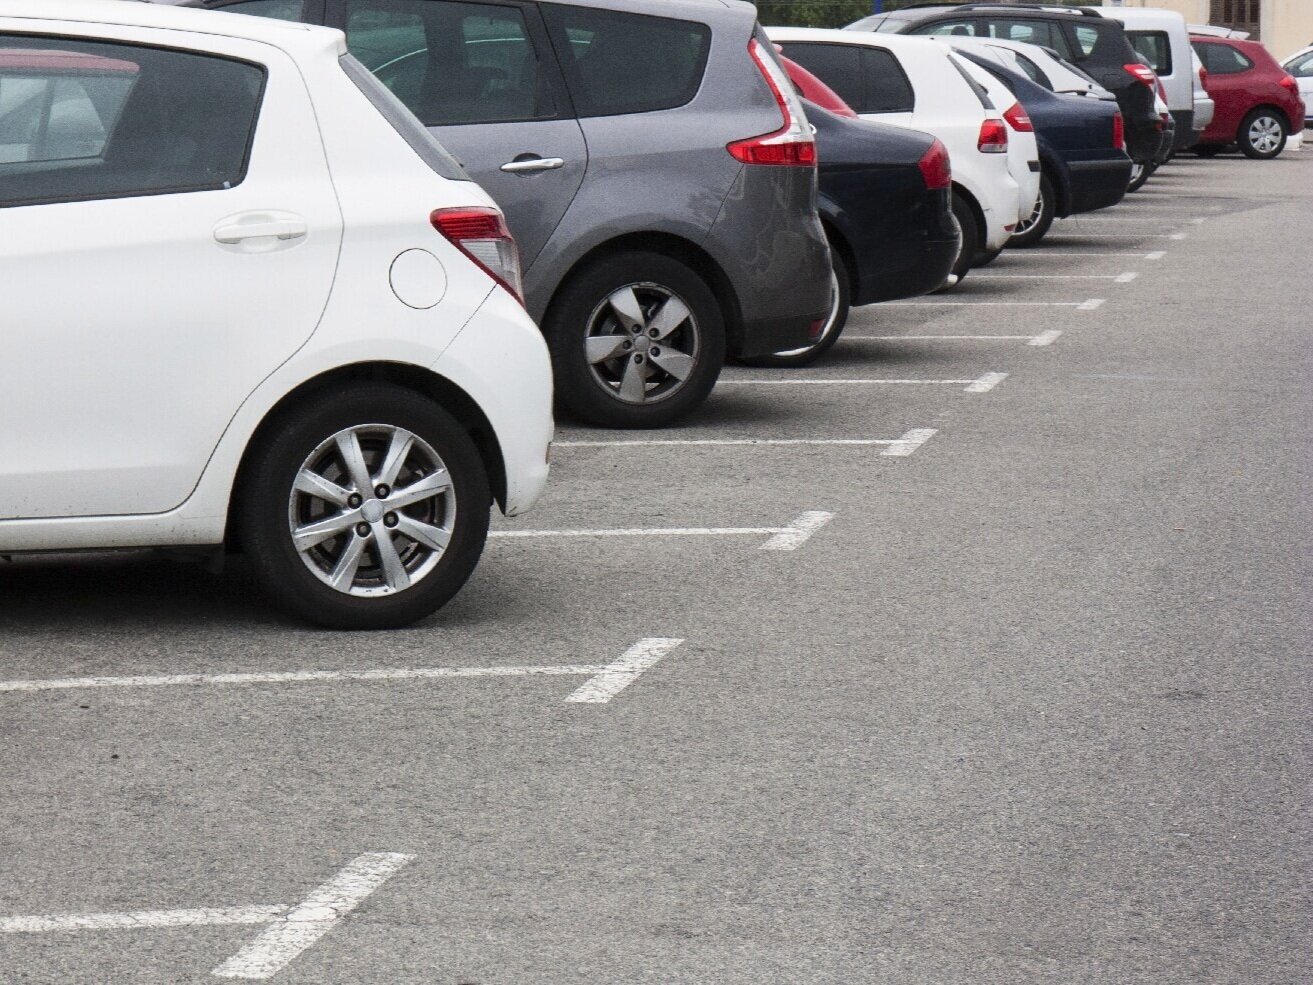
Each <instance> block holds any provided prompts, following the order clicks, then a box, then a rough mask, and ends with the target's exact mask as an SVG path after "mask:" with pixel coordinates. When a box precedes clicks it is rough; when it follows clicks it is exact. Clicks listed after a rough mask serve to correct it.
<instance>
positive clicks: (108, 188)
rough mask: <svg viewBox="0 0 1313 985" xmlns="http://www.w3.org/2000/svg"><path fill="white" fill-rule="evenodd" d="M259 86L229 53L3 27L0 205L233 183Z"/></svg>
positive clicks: (260, 78) (253, 71) (257, 74)
mask: <svg viewBox="0 0 1313 985" xmlns="http://www.w3.org/2000/svg"><path fill="white" fill-rule="evenodd" d="M263 89H264V70H263V69H261V68H258V67H256V66H254V65H248V64H245V63H243V62H235V61H231V60H229V59H225V58H218V57H213V56H210V55H200V54H194V53H187V52H181V51H172V50H167V49H162V48H145V47H138V46H135V45H130V44H122V43H104V42H93V41H78V40H75V39H71V38H68V39H66V38H58V39H52V38H43V37H25V36H21V35H0V207H5V206H15V205H30V204H34V203H38V202H72V201H81V200H86V199H96V198H122V197H126V196H133V195H161V194H166V193H169V192H186V191H203V190H217V189H222V188H231V187H233V186H234V185H238V184H240V183H241V181H242V179H243V178H244V177H245V174H246V162H247V155H248V150H249V147H250V144H251V137H252V132H253V130H254V128H255V120H256V114H257V112H258V110H259V105H260V97H261V94H262V92H263Z"/></svg>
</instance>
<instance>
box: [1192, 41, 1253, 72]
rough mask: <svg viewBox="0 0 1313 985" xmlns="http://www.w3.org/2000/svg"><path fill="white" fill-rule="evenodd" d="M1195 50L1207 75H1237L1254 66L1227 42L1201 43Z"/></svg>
mask: <svg viewBox="0 0 1313 985" xmlns="http://www.w3.org/2000/svg"><path fill="white" fill-rule="evenodd" d="M1195 50H1197V51H1198V52H1199V60H1200V61H1201V62H1203V63H1204V68H1206V69H1208V74H1209V75H1238V74H1239V73H1241V72H1247V71H1249V70H1250V69H1251V68H1253V67H1254V63H1253V62H1251V61H1250V60H1249V59H1248V58H1246V57H1245V56H1244V55H1242V54H1241V53H1240V52H1239V51H1237V50H1236V49H1235V48H1232V47H1231V46H1230V45H1229V44H1201V45H1198V46H1197V47H1196V49H1195Z"/></svg>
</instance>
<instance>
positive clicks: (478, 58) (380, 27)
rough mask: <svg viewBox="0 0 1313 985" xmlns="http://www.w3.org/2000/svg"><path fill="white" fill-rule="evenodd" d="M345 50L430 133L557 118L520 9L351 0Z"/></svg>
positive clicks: (423, 0) (420, 0) (435, 0)
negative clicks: (467, 125) (455, 127)
mask: <svg viewBox="0 0 1313 985" xmlns="http://www.w3.org/2000/svg"><path fill="white" fill-rule="evenodd" d="M346 35H347V48H348V49H349V50H350V51H351V54H353V55H355V56H356V58H358V59H359V60H360V61H361V62H362V63H363V64H364V66H365V67H366V68H368V69H369V70H370V71H371V72H373V73H374V74H375V75H377V76H378V78H379V81H381V82H382V83H383V84H384V85H385V86H387V87H388V88H389V89H391V90H392V92H393V93H394V94H395V95H396V96H397V98H398V99H400V100H401V101H402V102H403V103H405V104H406V107H407V108H408V109H409V110H410V111H411V112H412V113H414V114H415V115H416V116H418V117H419V118H420V120H422V121H423V122H424V124H425V125H426V126H431V127H436V126H449V125H452V124H459V123H498V122H506V121H510V120H532V119H542V118H546V117H551V116H554V115H555V114H556V105H555V101H554V100H553V99H552V94H551V89H550V87H549V85H548V84H547V81H546V80H545V79H544V78H543V76H542V70H541V68H540V67H539V64H538V58H537V53H536V52H535V50H534V46H533V42H532V41H531V40H530V38H529V31H528V28H527V26H526V25H525V22H524V15H523V14H522V13H521V12H520V10H519V8H517V7H502V6H497V5H494V4H482V3H451V2H446V0H347V5H346Z"/></svg>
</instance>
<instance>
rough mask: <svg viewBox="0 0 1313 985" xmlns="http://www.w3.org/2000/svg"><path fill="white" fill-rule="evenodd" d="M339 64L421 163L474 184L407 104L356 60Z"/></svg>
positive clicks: (343, 59) (345, 59)
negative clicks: (417, 156)
mask: <svg viewBox="0 0 1313 985" xmlns="http://www.w3.org/2000/svg"><path fill="white" fill-rule="evenodd" d="M339 61H340V62H341V64H342V71H344V72H346V74H347V76H348V77H349V78H350V79H351V81H352V82H354V83H355V84H356V85H357V86H358V87H359V88H360V91H361V92H363V93H364V94H365V98H366V99H368V100H369V101H370V102H371V103H373V104H374V108H375V109H376V110H378V111H379V113H380V114H381V115H382V117H383V119H385V120H387V121H388V123H390V124H391V125H392V129H393V130H395V131H397V133H398V134H399V135H400V136H401V138H402V139H403V140H405V142H406V143H408V144H409V145H410V149H411V150H413V151H414V152H415V153H416V154H418V155H419V158H420V160H422V161H423V162H424V163H425V164H427V165H428V166H429V167H430V168H432V169H433V170H434V171H436V172H437V173H438V174H440V175H441V176H442V177H444V178H450V179H451V180H452V181H469V180H470V176H469V175H468V174H466V173H465V169H464V168H463V167H461V163H460V162H459V161H458V160H456V159H455V158H454V157H452V156H451V154H449V153H448V152H447V149H446V148H445V147H443V146H442V145H441V144H440V143H438V142H437V140H435V139H434V138H433V135H432V134H431V133H429V132H428V130H426V129H424V124H422V123H420V122H419V120H418V119H416V117H415V114H414V113H412V112H411V111H410V110H408V109H406V106H405V104H404V103H402V101H401V100H400V99H398V98H397V97H396V96H394V95H393V94H392V92H391V90H390V89H388V87H387V86H385V85H384V84H383V83H382V82H380V81H379V80H378V79H377V78H375V77H374V74H373V73H372V72H370V70H369V69H367V68H365V66H364V65H362V64H360V62H359V61H357V60H356V58H355V56H353V55H343V56H342V57H341V59H339Z"/></svg>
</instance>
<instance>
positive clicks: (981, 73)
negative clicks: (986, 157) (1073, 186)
mask: <svg viewBox="0 0 1313 985" xmlns="http://www.w3.org/2000/svg"><path fill="white" fill-rule="evenodd" d="M958 64H959V65H961V66H962V68H963V69H965V70H966V71H967V72H968V73H970V75H971V77H972V78H973V79H975V80H976V81H977V82H979V83H980V84H981V85H982V86H984V87H985V90H986V91H987V92H988V93H989V99H990V102H992V103H993V104H994V106H995V107H997V108H998V109H999V110H1001V111H1002V112H1004V113H1006V112H1007V111H1008V110H1009V109H1011V108H1012V106H1013V105H1014V104H1015V103H1016V102H1017V97H1016V96H1014V95H1013V94H1012V91H1011V90H1010V89H1008V87H1007V86H1005V85H1004V84H1003V83H1002V82H1000V81H999V80H998V79H997V78H995V77H994V76H992V75H990V74H989V73H988V72H986V71H985V70H984V69H982V68H981V67H980V66H979V65H973V64H971V62H970V61H968V60H967V59H965V58H963V59H961V60H960V61H959V62H958ZM1024 111H1025V109H1024V107H1023V108H1022V112H1024ZM1005 118H1006V117H1005ZM1008 174H1010V175H1012V180H1013V181H1015V182H1016V183H1017V208H1018V210H1019V211H1018V215H1017V221H1018V222H1022V221H1024V220H1026V219H1029V218H1030V215H1031V213H1032V212H1034V211H1035V203H1036V202H1037V201H1038V200H1039V174H1040V171H1039V142H1038V141H1037V140H1036V139H1035V131H1034V130H1033V129H1031V130H1015V129H1013V128H1012V126H1011V125H1009V126H1008Z"/></svg>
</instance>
